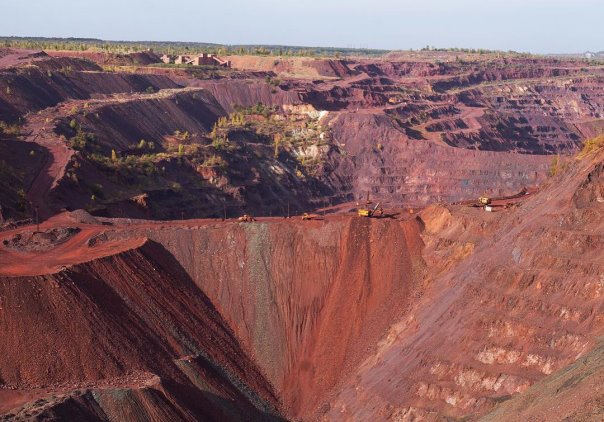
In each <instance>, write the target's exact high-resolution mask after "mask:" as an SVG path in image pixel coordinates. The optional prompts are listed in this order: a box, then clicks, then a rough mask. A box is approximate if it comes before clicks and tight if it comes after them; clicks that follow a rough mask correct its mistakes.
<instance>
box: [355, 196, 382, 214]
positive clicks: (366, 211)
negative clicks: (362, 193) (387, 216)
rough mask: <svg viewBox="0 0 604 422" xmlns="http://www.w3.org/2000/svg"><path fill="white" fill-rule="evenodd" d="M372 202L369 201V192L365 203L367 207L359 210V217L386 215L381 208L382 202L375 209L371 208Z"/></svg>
mask: <svg viewBox="0 0 604 422" xmlns="http://www.w3.org/2000/svg"><path fill="white" fill-rule="evenodd" d="M371 203H372V202H371V201H370V200H369V192H367V200H366V201H365V206H364V207H363V208H359V209H358V210H357V213H358V215H359V217H370V218H371V217H381V216H382V215H384V210H383V209H382V207H381V202H378V203H377V204H376V205H375V207H373V208H371V206H370V205H371Z"/></svg>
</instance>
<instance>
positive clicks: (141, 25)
mask: <svg viewBox="0 0 604 422" xmlns="http://www.w3.org/2000/svg"><path fill="white" fill-rule="evenodd" d="M0 10H1V11H2V17H1V19H0V35H18V36H47V37H90V38H102V39H108V40H150V41H199V42H214V43H221V44H282V45H304V46H337V47H367V48H385V49H408V48H421V47H424V46H426V45H434V46H437V47H476V48H479V47H480V48H489V49H501V50H517V51H530V52H535V53H550V52H561V53H562V52H583V51H586V50H595V51H601V50H604V30H603V28H602V26H603V23H604V0H398V1H397V0H371V1H367V0H298V1H295V2H290V1H278V0H213V1H203V0H201V1H195V0H144V1H143V0H95V1H88V0H0Z"/></svg>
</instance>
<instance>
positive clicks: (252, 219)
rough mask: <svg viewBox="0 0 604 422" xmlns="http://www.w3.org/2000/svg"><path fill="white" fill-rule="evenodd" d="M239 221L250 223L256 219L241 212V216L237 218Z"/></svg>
mask: <svg viewBox="0 0 604 422" xmlns="http://www.w3.org/2000/svg"><path fill="white" fill-rule="evenodd" d="M237 220H238V221H239V222H240V223H251V222H253V221H256V219H255V218H254V217H252V216H251V215H249V214H243V215H242V216H241V217H239V218H238V219H237Z"/></svg>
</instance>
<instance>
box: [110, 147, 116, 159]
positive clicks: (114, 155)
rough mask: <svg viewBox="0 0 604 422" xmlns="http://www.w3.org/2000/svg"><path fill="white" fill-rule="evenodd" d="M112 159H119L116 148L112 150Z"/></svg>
mask: <svg viewBox="0 0 604 422" xmlns="http://www.w3.org/2000/svg"><path fill="white" fill-rule="evenodd" d="M111 161H117V152H115V150H114V149H112V150H111Z"/></svg>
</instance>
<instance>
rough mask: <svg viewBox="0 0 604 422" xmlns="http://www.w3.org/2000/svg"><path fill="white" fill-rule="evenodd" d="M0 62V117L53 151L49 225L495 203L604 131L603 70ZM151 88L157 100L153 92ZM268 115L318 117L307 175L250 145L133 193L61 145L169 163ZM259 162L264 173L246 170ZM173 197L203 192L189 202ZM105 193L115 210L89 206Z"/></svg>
mask: <svg viewBox="0 0 604 422" xmlns="http://www.w3.org/2000/svg"><path fill="white" fill-rule="evenodd" d="M3 54H4V56H3V57H4V61H5V62H6V63H5V68H4V69H3V70H2V73H1V75H0V76H1V77H0V105H2V107H0V120H4V121H7V122H18V121H19V120H20V119H21V121H22V122H23V123H24V126H23V131H22V132H23V134H24V139H25V140H28V141H31V142H34V143H36V144H38V145H39V146H40V147H42V148H44V149H45V151H46V152H47V157H48V158H47V161H46V165H45V167H44V169H43V170H42V171H41V172H40V171H39V170H38V169H32V171H33V172H38V173H39V175H38V176H37V180H36V181H35V183H33V185H32V186H30V187H26V190H28V191H29V197H28V199H29V200H30V201H31V202H32V203H34V204H35V205H38V206H40V207H42V208H43V215H44V216H45V217H47V216H49V215H52V214H53V213H54V212H57V211H59V210H60V209H61V208H67V209H77V208H84V207H87V208H89V209H91V210H93V209H96V210H97V211H95V212H97V213H101V214H104V215H108V216H124V215H130V216H134V217H144V218H178V217H180V216H179V215H178V212H176V213H175V212H173V211H171V210H174V209H181V210H182V209H184V210H186V216H187V217H207V216H218V215H220V214H221V208H223V207H224V204H226V206H227V208H228V209H229V210H230V214H231V215H234V214H239V213H243V212H253V213H255V214H259V213H261V214H265V215H266V214H268V215H271V214H273V215H274V214H280V215H284V214H285V213H286V211H285V210H286V209H287V204H288V203H290V205H291V204H293V205H294V207H295V209H296V211H297V212H300V211H311V210H312V209H313V208H316V207H317V206H325V205H329V204H332V205H335V204H337V203H342V202H349V201H354V200H358V199H359V198H361V197H364V196H365V195H366V193H367V191H370V192H371V194H372V196H373V197H374V198H375V199H377V200H381V201H382V202H384V201H386V202H388V203H389V205H390V206H393V207H396V206H423V205H426V204H429V203H431V202H434V201H437V202H438V201H444V202H450V201H459V200H466V199H470V198H473V197H475V196H477V195H481V194H483V193H485V192H488V193H489V194H491V195H505V194H511V193H514V192H517V191H519V190H520V189H522V188H523V187H536V186H538V185H539V184H540V183H542V182H543V181H544V180H545V178H546V176H547V174H548V172H549V170H550V167H551V166H552V163H553V161H554V157H552V155H558V154H562V155H566V154H572V153H574V152H576V151H577V150H578V149H579V147H580V145H581V142H582V140H583V139H584V138H585V137H590V136H594V135H597V134H598V133H600V132H601V130H602V127H604V126H603V125H602V121H604V96H603V95H602V90H601V85H602V82H603V80H604V79H603V78H604V70H603V69H602V68H601V67H600V66H597V65H594V66H587V67H586V66H584V65H583V63H582V62H579V61H572V60H555V59H547V58H523V57H519V56H509V57H506V56H504V57H496V56H493V57H489V58H487V59H484V58H481V59H479V58H476V57H474V56H468V58H467V59H466V58H465V57H462V59H460V60H455V58H454V57H453V58H451V57H449V58H447V60H448V61H447V60H444V59H442V58H432V57H431V56H430V55H429V54H427V55H426V56H425V57H423V56H421V55H419V56H414V57H412V58H395V59H392V60H379V61H378V60H373V61H372V60H368V59H362V60H347V61H336V60H319V59H300V58H292V59H283V60H281V59H275V58H269V57H240V58H238V59H237V60H236V61H235V62H234V66H235V67H236V68H237V69H236V70H233V71H221V72H222V73H220V74H212V73H211V72H210V73H207V72H206V71H204V70H203V69H202V70H198V71H194V69H193V70H190V71H189V70H183V69H177V68H175V69H170V68H156V67H153V66H154V64H153V63H151V64H150V65H149V66H147V67H145V66H140V65H137V67H136V66H130V65H129V64H128V63H127V65H126V66H123V67H120V66H119V63H121V62H119V61H118V62H116V63H117V64H116V65H112V67H111V69H112V70H111V71H104V70H103V69H102V68H101V67H99V65H98V64H97V63H99V62H102V61H103V60H104V59H103V60H101V61H99V60H100V59H99V57H96V56H94V55H93V54H92V53H90V52H88V53H84V54H82V55H81V56H80V57H84V58H80V57H74V56H76V55H77V54H76V53H69V54H66V53H63V52H58V53H52V55H53V56H60V57H49V56H47V55H44V54H43V53H39V52H27V51H8V50H7V51H4V52H3ZM86 59H93V60H96V62H97V63H95V62H93V61H89V60H86ZM437 59H438V60H443V61H442V62H440V63H436V62H435V60H437ZM107 60H109V59H107ZM431 60H434V61H431ZM275 63H277V64H275ZM27 64H29V65H27ZM286 65H287V66H286ZM283 66H285V67H283ZM160 71H161V72H160ZM196 72H197V73H196ZM204 72H206V73H204ZM254 72H264V73H254ZM267 72H268V73H267ZM309 72H311V73H312V72H318V73H315V75H314V76H313V78H315V80H310V79H308V78H307V76H308V75H309V74H310V73H309ZM156 73H157V74H156ZM322 74H325V75H326V76H321V75H322ZM148 88H151V89H153V90H154V91H157V90H158V89H161V92H159V93H156V94H146V93H145V92H146V91H147V90H148ZM196 88H203V89H206V90H207V91H208V93H207V94H206V93H201V92H198V93H196V91H193V90H194V89H196ZM164 91H165V92H164ZM195 97H198V98H195ZM258 103H262V104H264V105H265V106H267V107H275V110H276V111H275V112H274V113H276V114H277V115H278V117H280V118H282V119H287V118H289V117H288V116H292V115H300V113H302V114H303V113H316V112H323V113H322V114H321V118H320V121H319V124H320V125H321V127H322V129H323V131H324V133H326V135H327V137H326V138H324V139H318V138H317V139H314V140H310V142H312V145H310V148H317V149H316V151H317V152H315V153H314V154H315V155H314V156H313V158H312V159H313V160H314V161H315V164H314V165H315V168H314V169H313V171H312V175H310V174H306V175H305V177H304V178H300V177H296V173H297V172H298V170H299V169H300V165H299V164H297V163H296V160H298V158H296V157H297V154H299V151H295V150H288V151H286V154H285V155H284V156H281V157H279V156H275V157H273V155H274V154H273V153H272V151H273V150H274V148H273V147H272V146H271V145H270V142H271V140H270V139H268V140H265V141H263V142H264V145H263V146H261V145H260V144H259V143H258V142H257V141H256V140H254V139H251V138H248V139H244V136H243V137H242V136H240V137H239V140H238V142H239V145H240V146H241V147H243V146H252V148H239V149H238V152H236V153H228V152H227V153H221V154H220V155H221V158H222V159H223V160H224V161H225V162H226V164H227V167H228V169H227V170H223V171H222V173H221V174H217V172H216V170H204V171H197V168H196V167H195V166H193V165H191V164H189V165H185V166H181V167H178V166H175V165H174V163H172V162H166V160H161V159H159V160H155V162H154V164H153V165H154V171H155V172H158V171H159V172H162V171H164V169H166V170H165V171H168V173H169V174H168V175H167V179H169V183H168V181H166V180H163V181H158V180H156V179H153V178H151V179H147V180H145V181H144V183H143V182H137V183H138V184H139V185H141V186H139V187H136V184H132V183H131V182H130V183H131V186H130V188H129V189H128V192H124V191H123V190H122V189H120V187H119V186H120V185H121V184H122V185H123V184H124V183H125V182H124V181H123V180H119V181H115V180H112V178H111V177H108V175H107V174H106V172H105V173H103V171H100V169H99V167H98V164H96V163H94V162H92V161H91V160H90V159H89V157H87V156H86V154H76V155H74V152H73V151H72V150H70V149H69V147H68V146H66V144H68V142H66V141H65V140H62V139H61V138H60V135H64V136H66V137H67V138H69V137H71V136H73V135H74V131H73V130H71V131H70V130H69V128H68V127H67V126H68V124H69V123H70V121H71V120H73V119H75V120H76V121H77V122H78V124H80V125H81V126H82V128H83V129H84V130H86V131H87V132H89V133H92V134H93V135H95V136H97V137H98V138H99V139H100V141H101V143H102V145H101V146H100V148H101V149H100V150H99V151H97V152H96V153H100V154H102V155H105V156H109V155H110V154H111V149H116V150H117V152H118V153H124V154H130V153H131V151H132V149H133V148H132V147H133V146H135V145H136V144H137V143H139V141H140V140H141V139H144V140H146V141H149V142H153V143H154V144H155V145H156V146H157V147H159V148H158V149H156V152H158V151H162V150H165V149H166V148H167V147H168V145H167V143H168V142H169V140H168V138H169V137H170V136H172V135H173V133H174V131H175V130H178V131H187V132H188V133H189V134H191V135H193V138H192V141H190V142H192V143H193V144H199V145H202V146H204V147H205V148H206V149H207V144H208V143H209V140H208V139H209V136H210V131H211V129H212V126H213V124H214V123H215V122H216V121H217V119H218V118H219V117H220V116H222V115H224V113H231V112H233V111H234V110H235V109H236V108H238V107H250V106H254V105H256V104H258ZM217 104H218V105H219V106H217ZM87 107H91V109H90V110H87V109H86V108H87ZM74 110H75V113H74ZM325 111H327V112H328V113H327V114H326V113H324V112H325ZM28 112H29V113H28ZM295 113H298V114H295ZM286 135H287V134H286ZM203 139H206V141H203ZM200 140H201V141H200ZM204 142H205V144H204ZM306 142H309V141H308V140H307V141H306ZM252 151H253V152H252ZM91 153H93V151H92V150H90V151H88V153H87V154H88V155H89V154H91ZM251 156H255V157H259V162H258V163H251V162H250V157H251ZM66 168H67V169H68V170H64V169H66ZM218 173H220V172H218ZM283 173H285V176H284V175H283ZM109 176H110V175H109ZM165 178H166V177H164V179H165ZM126 183H128V182H126ZM172 185H174V186H178V185H180V186H184V188H185V190H186V191H187V192H196V193H195V195H187V194H183V193H182V191H178V190H177V189H172V188H171V187H170V186H172ZM95 186H96V187H95ZM98 186H102V187H103V190H104V191H106V192H105V195H104V196H105V198H104V199H101V200H100V203H99V199H98V198H97V202H96V204H93V203H91V200H90V198H91V195H92V194H93V192H94V191H98ZM288 192H289V193H288ZM139 195H147V196H148V197H149V198H150V201H149V203H150V204H151V205H150V206H149V207H148V208H147V209H144V210H141V209H137V208H136V207H133V206H130V205H128V204H129V201H130V198H133V197H136V196H139ZM95 196H98V195H95ZM195 197H199V198H202V199H201V200H196V199H195ZM29 213H30V215H31V214H33V210H29ZM124 213H125V214H124ZM15 216H18V215H15Z"/></svg>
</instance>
